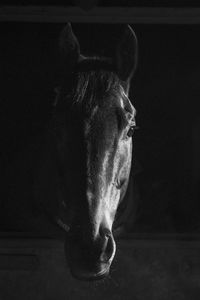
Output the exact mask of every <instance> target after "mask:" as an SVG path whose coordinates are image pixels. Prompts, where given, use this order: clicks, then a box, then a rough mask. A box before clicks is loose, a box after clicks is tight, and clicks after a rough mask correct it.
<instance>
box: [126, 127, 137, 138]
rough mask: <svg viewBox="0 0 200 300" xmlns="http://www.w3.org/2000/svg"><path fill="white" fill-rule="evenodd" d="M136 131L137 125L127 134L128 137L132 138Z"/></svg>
mask: <svg viewBox="0 0 200 300" xmlns="http://www.w3.org/2000/svg"><path fill="white" fill-rule="evenodd" d="M136 129H138V126H136V125H134V126H131V127H130V128H129V130H128V132H127V136H128V137H132V136H133V134H134V132H135V130H136Z"/></svg>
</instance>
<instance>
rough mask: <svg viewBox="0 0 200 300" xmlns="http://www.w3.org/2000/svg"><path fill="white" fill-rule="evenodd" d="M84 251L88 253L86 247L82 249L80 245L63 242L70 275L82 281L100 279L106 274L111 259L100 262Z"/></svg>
mask: <svg viewBox="0 0 200 300" xmlns="http://www.w3.org/2000/svg"><path fill="white" fill-rule="evenodd" d="M85 253H88V252H87V249H85V251H83V249H82V248H81V247H80V245H74V244H70V243H65V254H66V258H67V262H68V265H69V269H70V272H71V275H72V276H73V277H74V278H76V279H78V280H84V281H94V280H100V279H103V278H105V277H106V276H108V274H109V272H110V266H111V263H112V259H111V260H109V261H107V262H102V261H101V260H100V259H94V257H92V255H85Z"/></svg>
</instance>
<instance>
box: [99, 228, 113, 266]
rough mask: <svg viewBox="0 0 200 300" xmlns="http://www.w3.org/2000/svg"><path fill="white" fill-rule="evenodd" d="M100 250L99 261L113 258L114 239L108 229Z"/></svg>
mask: <svg viewBox="0 0 200 300" xmlns="http://www.w3.org/2000/svg"><path fill="white" fill-rule="evenodd" d="M103 239H104V242H103V247H102V252H101V255H100V261H101V262H104V263H106V262H108V261H109V260H110V259H111V258H113V256H114V254H115V241H114V239H113V236H112V233H111V232H110V231H108V232H107V233H106V234H105V235H104V237H103Z"/></svg>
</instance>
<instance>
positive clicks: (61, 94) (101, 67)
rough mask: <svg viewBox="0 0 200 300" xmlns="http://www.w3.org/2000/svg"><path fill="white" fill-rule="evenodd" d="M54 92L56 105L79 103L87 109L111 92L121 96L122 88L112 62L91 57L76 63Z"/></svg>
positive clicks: (64, 105)
mask: <svg viewBox="0 0 200 300" xmlns="http://www.w3.org/2000/svg"><path fill="white" fill-rule="evenodd" d="M56 93H57V97H56V105H58V107H59V106H61V107H62V108H64V107H68V106H71V105H73V104H80V105H82V106H85V108H86V109H89V108H92V107H93V106H95V105H96V104H99V105H101V104H102V102H101V99H102V98H105V97H107V98H108V96H110V95H111V94H114V95H115V96H117V97H122V96H123V93H124V88H123V82H122V81H121V80H120V79H119V77H118V75H117V73H116V70H115V67H114V65H113V64H112V62H111V61H109V60H108V59H104V58H98V57H93V58H87V59H84V60H82V61H80V62H79V63H77V65H76V66H75V67H74V69H73V70H72V71H70V72H69V73H68V74H67V76H66V78H65V79H64V81H63V82H62V84H61V88H59V89H57V91H56Z"/></svg>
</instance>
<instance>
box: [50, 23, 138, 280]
mask: <svg viewBox="0 0 200 300" xmlns="http://www.w3.org/2000/svg"><path fill="white" fill-rule="evenodd" d="M60 49H61V54H62V57H63V70H64V72H63V74H64V75H63V79H62V83H61V86H60V88H59V90H58V95H57V98H56V110H55V111H56V113H55V123H54V125H55V126H54V127H55V128H54V129H55V130H54V136H55V139H54V140H55V145H56V153H57V166H58V169H59V182H60V185H61V186H62V188H61V189H62V196H61V198H62V202H63V203H64V206H65V209H66V219H65V217H64V218H63V217H62V223H63V224H67V226H69V228H70V229H69V233H68V238H67V242H66V254H67V257H68V261H69V265H70V269H71V271H72V274H73V275H74V276H75V277H77V278H79V279H85V280H89V279H99V278H102V277H104V276H106V275H107V274H108V273H109V270H110V266H111V263H112V261H113V258H114V256H115V252H116V244H115V240H114V237H113V222H114V220H115V216H116V212H117V208H118V206H119V204H120V202H121V201H122V200H123V197H124V195H125V193H126V189H127V185H128V181H129V175H130V169H131V159H132V135H133V132H134V128H135V126H136V123H135V109H134V107H133V105H132V104H131V102H130V100H129V97H128V93H129V85H130V80H131V78H132V75H133V74H134V71H135V67H136V61H137V39H136V36H135V34H134V32H133V30H132V29H131V27H130V26H126V28H125V31H124V34H123V36H122V37H121V39H120V41H119V43H118V44H117V46H116V51H115V53H114V54H113V57H111V58H99V57H86V56H84V55H82V54H81V52H80V46H79V42H78V39H77V38H76V36H75V35H74V33H73V31H72V28H71V25H70V24H67V26H66V27H65V28H64V30H63V32H62V33H61V38H60Z"/></svg>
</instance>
